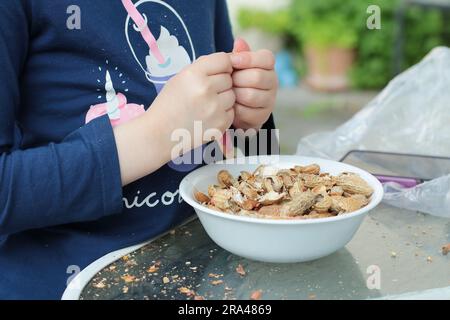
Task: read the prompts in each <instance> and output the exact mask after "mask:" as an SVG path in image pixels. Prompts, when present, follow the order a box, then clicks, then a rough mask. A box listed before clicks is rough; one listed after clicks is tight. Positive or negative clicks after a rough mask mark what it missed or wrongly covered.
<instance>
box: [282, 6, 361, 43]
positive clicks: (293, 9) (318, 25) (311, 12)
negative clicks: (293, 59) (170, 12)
mask: <svg viewBox="0 0 450 320" xmlns="http://www.w3.org/2000/svg"><path fill="white" fill-rule="evenodd" d="M361 3H362V1H361V0H345V1H342V0H326V1H323V0H292V2H291V5H290V7H289V10H288V12H289V15H290V17H291V18H290V21H291V24H290V28H289V29H290V30H291V32H292V33H293V34H294V35H295V37H296V39H297V41H298V42H299V43H302V44H303V45H307V46H312V47H315V48H330V47H337V48H355V45H356V43H357V40H358V22H359V20H360V17H361V15H362V13H363V12H364V11H362V10H361V8H362V5H361Z"/></svg>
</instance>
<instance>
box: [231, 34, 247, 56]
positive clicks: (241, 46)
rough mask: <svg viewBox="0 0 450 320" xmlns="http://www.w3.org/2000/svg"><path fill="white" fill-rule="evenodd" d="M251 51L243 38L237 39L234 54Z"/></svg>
mask: <svg viewBox="0 0 450 320" xmlns="http://www.w3.org/2000/svg"><path fill="white" fill-rule="evenodd" d="M244 51H251V49H250V46H249V45H248V43H247V42H246V41H245V40H244V39H242V38H236V40H234V47H233V53H237V52H244Z"/></svg>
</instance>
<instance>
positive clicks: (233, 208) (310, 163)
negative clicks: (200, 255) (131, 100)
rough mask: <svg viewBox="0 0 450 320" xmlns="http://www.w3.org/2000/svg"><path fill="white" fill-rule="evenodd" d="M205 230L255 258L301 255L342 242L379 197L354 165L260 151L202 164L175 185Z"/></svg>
mask: <svg viewBox="0 0 450 320" xmlns="http://www.w3.org/2000/svg"><path fill="white" fill-rule="evenodd" d="M180 194H181V196H182V197H183V199H184V200H185V201H186V202H187V203H188V204H190V205H191V206H192V207H193V208H194V209H195V211H196V213H197V215H198V216H199V219H200V221H201V223H202V225H203V227H204V228H205V230H206V232H207V233H208V235H209V236H210V237H211V238H212V239H213V241H214V242H216V243H217V244H218V245H219V246H221V247H222V248H224V249H226V250H228V251H230V252H232V253H234V254H237V255H239V256H243V257H246V258H249V259H252V260H258V261H265V262H279V263H281V262H286V263H287V262H302V261H309V260H314V259H318V258H321V257H324V256H326V255H329V254H331V253H333V252H335V251H337V250H339V249H341V248H342V247H344V246H345V245H346V244H347V243H348V242H349V241H350V240H351V239H352V237H353V235H354V234H355V232H356V231H357V230H358V228H359V226H360V224H361V222H362V221H363V219H364V216H365V215H366V214H367V213H368V212H369V211H370V210H371V209H373V208H374V207H375V206H377V205H378V204H379V203H380V201H381V199H382V197H383V188H382V186H381V183H380V182H379V181H378V180H377V179H376V178H375V177H374V176H372V175H371V174H369V173H368V172H366V171H364V170H361V169H358V168H356V167H353V166H350V165H347V164H344V163H340V162H335V161H330V160H324V159H318V158H308V157H300V156H260V157H248V158H245V159H244V160H243V159H240V160H239V162H238V163H237V161H236V159H230V160H226V161H223V162H218V163H215V164H210V165H207V166H205V167H202V168H199V169H197V170H195V171H193V172H191V173H190V174H189V175H187V176H186V177H185V178H184V179H183V181H182V182H181V184H180Z"/></svg>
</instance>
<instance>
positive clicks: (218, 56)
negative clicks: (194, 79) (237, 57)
mask: <svg viewBox="0 0 450 320" xmlns="http://www.w3.org/2000/svg"><path fill="white" fill-rule="evenodd" d="M194 65H195V67H196V68H198V69H199V70H201V72H202V73H204V74H206V75H209V76H211V75H215V74H220V73H231V72H233V66H232V65H231V61H230V56H229V54H228V53H225V52H217V53H213V54H209V55H206V56H201V57H200V58H198V59H197V61H195V64H194Z"/></svg>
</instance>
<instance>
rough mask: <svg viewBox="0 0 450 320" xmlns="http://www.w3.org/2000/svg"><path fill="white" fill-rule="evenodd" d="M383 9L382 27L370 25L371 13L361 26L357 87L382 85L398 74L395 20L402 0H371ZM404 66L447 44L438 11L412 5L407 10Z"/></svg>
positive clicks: (355, 71) (353, 76) (355, 75)
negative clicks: (395, 50) (368, 21)
mask: <svg viewBox="0 0 450 320" xmlns="http://www.w3.org/2000/svg"><path fill="white" fill-rule="evenodd" d="M371 4H375V5H378V6H379V7H380V9H381V29H380V30H369V29H367V28H366V20H365V19H366V18H367V15H365V16H364V17H362V20H361V21H359V23H358V25H359V26H360V27H359V30H358V41H357V44H356V47H357V54H358V57H357V61H356V63H355V65H354V67H353V70H352V72H351V79H352V83H353V86H354V87H357V88H380V87H383V86H385V85H386V84H387V83H388V82H389V80H390V79H392V77H393V76H394V74H393V66H394V46H395V41H396V40H397V39H396V32H397V23H396V22H397V20H396V19H395V14H396V10H397V9H398V5H399V0H391V1H386V0H371ZM405 27H406V28H405V35H404V40H403V43H404V47H403V52H404V60H403V65H402V66H401V67H402V68H403V69H404V68H407V67H409V66H411V65H413V64H416V63H417V62H418V61H420V60H421V59H422V58H423V56H425V55H426V54H427V53H428V52H429V51H430V50H431V49H432V48H434V47H435V46H437V45H439V44H443V43H444V40H443V36H442V33H443V30H444V25H443V17H442V15H441V13H439V12H438V11H436V10H424V9H422V8H418V7H411V8H410V9H408V10H407V11H406V16H405Z"/></svg>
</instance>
